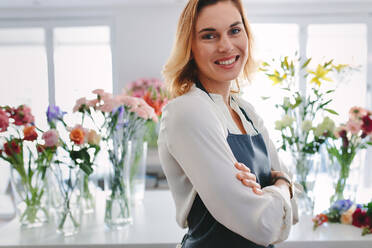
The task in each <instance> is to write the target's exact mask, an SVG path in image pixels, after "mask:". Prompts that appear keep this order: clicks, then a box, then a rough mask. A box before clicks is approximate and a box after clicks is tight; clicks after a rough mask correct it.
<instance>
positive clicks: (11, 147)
mask: <svg viewBox="0 0 372 248" xmlns="http://www.w3.org/2000/svg"><path fill="white" fill-rule="evenodd" d="M4 152H5V153H6V155H8V156H13V155H14V154H19V153H21V147H20V146H19V144H18V142H17V141H16V140H14V139H13V140H11V141H8V142H5V144H4Z"/></svg>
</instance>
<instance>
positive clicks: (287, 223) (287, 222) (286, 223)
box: [263, 186, 292, 244]
mask: <svg viewBox="0 0 372 248" xmlns="http://www.w3.org/2000/svg"><path fill="white" fill-rule="evenodd" d="M263 191H264V192H265V193H269V194H271V195H272V196H273V197H274V198H276V199H278V198H279V199H280V201H281V203H282V206H283V212H284V214H283V218H282V224H281V228H280V233H279V235H278V239H277V240H276V241H274V244H275V243H279V242H282V241H284V240H286V239H287V238H288V236H289V232H290V230H291V226H292V204H291V200H290V199H289V197H288V194H287V193H285V192H283V191H282V189H280V188H278V187H276V186H268V187H265V188H263Z"/></svg>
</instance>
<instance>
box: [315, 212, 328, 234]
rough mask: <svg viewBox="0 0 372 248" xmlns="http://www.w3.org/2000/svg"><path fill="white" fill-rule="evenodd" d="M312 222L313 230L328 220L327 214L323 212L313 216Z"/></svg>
mask: <svg viewBox="0 0 372 248" xmlns="http://www.w3.org/2000/svg"><path fill="white" fill-rule="evenodd" d="M313 222H314V226H313V229H314V230H315V229H316V228H317V227H318V226H321V225H323V223H325V222H328V216H327V215H325V214H318V215H317V216H315V217H314V218H313Z"/></svg>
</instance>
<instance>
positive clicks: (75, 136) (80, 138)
mask: <svg viewBox="0 0 372 248" xmlns="http://www.w3.org/2000/svg"><path fill="white" fill-rule="evenodd" d="M86 133H87V132H86V130H84V128H83V127H82V126H81V125H76V126H75V127H74V128H73V129H72V130H71V132H70V140H71V141H72V142H74V143H75V144H76V145H82V144H84V142H85V139H86Z"/></svg>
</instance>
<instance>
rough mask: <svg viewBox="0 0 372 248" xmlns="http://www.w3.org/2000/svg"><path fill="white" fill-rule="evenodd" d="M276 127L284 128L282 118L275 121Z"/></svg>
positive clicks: (278, 128)
mask: <svg viewBox="0 0 372 248" xmlns="http://www.w3.org/2000/svg"><path fill="white" fill-rule="evenodd" d="M275 129H276V130H282V129H283V123H282V121H280V120H279V121H275ZM371 134H372V133H371Z"/></svg>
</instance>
